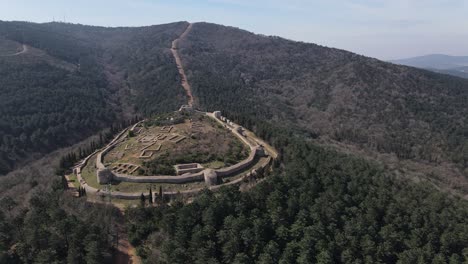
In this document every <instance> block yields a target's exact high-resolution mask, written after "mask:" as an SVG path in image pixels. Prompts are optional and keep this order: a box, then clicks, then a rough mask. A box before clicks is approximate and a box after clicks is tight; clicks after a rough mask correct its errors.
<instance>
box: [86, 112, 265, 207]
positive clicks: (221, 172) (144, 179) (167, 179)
mask: <svg viewBox="0 0 468 264" xmlns="http://www.w3.org/2000/svg"><path fill="white" fill-rule="evenodd" d="M207 115H208V116H210V117H211V118H214V119H215V120H216V121H217V122H219V123H221V124H222V125H224V123H223V122H222V121H221V120H219V119H218V118H216V117H215V116H214V115H212V114H211V113H207ZM140 122H141V121H140ZM140 122H139V123H140ZM139 123H137V124H135V125H133V126H132V127H131V128H126V129H124V130H123V131H122V132H120V133H119V134H118V135H117V136H116V137H115V138H114V139H113V140H112V141H111V142H110V143H109V144H108V145H107V146H106V147H105V148H104V149H102V150H97V151H95V152H93V153H92V154H90V155H89V156H87V157H86V158H85V159H83V161H82V162H81V163H80V164H79V165H78V166H77V169H78V170H77V178H78V180H79V182H80V184H81V186H82V187H83V188H85V189H86V192H87V193H90V194H97V195H106V196H107V195H110V196H111V197H113V198H119V199H129V200H133V199H139V198H140V197H141V192H138V193H126V192H119V191H111V192H109V191H105V190H102V189H97V188H94V187H92V186H89V185H88V184H87V183H86V181H85V180H84V179H83V178H82V176H81V170H82V169H83V168H84V167H85V166H86V164H87V163H88V161H89V159H90V158H91V157H93V156H94V155H96V168H97V169H105V168H106V167H105V165H104V164H103V157H104V155H105V154H106V153H107V152H109V151H110V150H111V149H112V148H114V147H115V146H116V145H117V144H118V142H119V140H122V139H123V138H122V135H124V133H126V132H127V131H128V130H129V129H130V130H134V129H135V128H136V127H137V125H138V124H139ZM238 128H239V126H238V125H236V124H233V125H231V126H230V128H229V129H230V130H231V131H232V132H233V133H234V135H236V137H238V138H239V139H240V140H241V141H242V142H243V143H244V144H246V145H247V146H249V148H250V154H249V156H248V157H247V158H246V159H245V160H243V161H241V162H239V163H237V164H235V165H232V166H230V167H226V168H222V169H217V170H213V171H214V172H215V173H216V175H217V176H219V177H221V178H224V177H228V176H231V175H233V174H237V173H239V172H240V171H242V170H245V169H246V168H248V167H249V166H251V165H252V163H253V162H254V161H255V158H256V156H257V152H258V151H259V148H260V146H259V144H258V143H257V141H256V140H254V141H253V143H252V142H250V141H249V140H247V139H246V138H245V137H244V136H243V135H241V134H240V133H239V132H238ZM272 160H273V158H272V157H271V156H269V157H268V158H267V159H266V161H265V162H262V164H260V166H259V167H257V168H256V169H253V170H251V171H248V172H246V173H245V175H243V176H242V177H239V178H238V179H235V180H233V181H230V182H228V183H224V184H220V185H213V186H210V187H204V188H197V189H192V190H185V191H177V192H170V191H168V192H163V195H164V196H166V197H173V196H178V195H184V196H191V195H195V194H197V193H199V192H200V191H202V190H204V189H206V188H207V189H209V190H212V191H216V190H218V189H220V188H221V187H223V186H228V185H235V184H239V183H241V182H242V181H244V180H245V179H246V178H249V177H251V176H252V175H254V174H256V172H257V171H258V169H262V170H263V169H265V168H267V167H268V166H269V165H271V162H272ZM204 172H205V170H203V171H201V172H198V173H189V174H185V175H180V176H132V175H127V174H118V173H112V177H113V179H114V180H117V181H122V182H135V183H172V184H183V183H190V182H197V181H204V180H205V177H204ZM144 195H145V196H146V197H148V194H144Z"/></svg>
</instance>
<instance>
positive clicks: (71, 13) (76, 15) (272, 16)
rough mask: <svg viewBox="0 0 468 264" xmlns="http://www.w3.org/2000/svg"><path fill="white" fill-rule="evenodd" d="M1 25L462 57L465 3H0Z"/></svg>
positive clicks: (467, 48)
mask: <svg viewBox="0 0 468 264" xmlns="http://www.w3.org/2000/svg"><path fill="white" fill-rule="evenodd" d="M0 6H2V8H1V9H0V20H7V21H9V20H21V21H31V22H49V21H53V20H55V21H65V22H70V23H80V24H89V25H99V26H143V25H154V24H163V23H169V22H175V21H185V20H186V21H190V22H199V21H206V22H212V23H217V24H223V25H228V26H235V27H239V28H242V29H246V30H249V31H253V32H255V33H260V34H265V35H277V36H281V37H284V38H288V39H292V40H297V41H305V42H311V43H317V44H320V45H324V46H329V47H335V48H340V49H345V50H349V51H353V52H356V53H359V54H363V55H366V56H370V57H376V58H379V59H384V60H388V59H398V58H406V57H414V56H420V55H426V54H435V53H437V54H447V55H468V32H466V28H468V18H467V16H466V14H468V4H467V3H465V1H463V0H424V1H423V0H392V1H387V0H340V1H339V0H312V1H307V0H288V1H280V0H271V1H266V0H259V1H249V0H199V1H194V0H180V1H177V3H176V2H175V1H163V0H153V1H151V0H114V1H110V0H102V1H90V0H83V1H79V2H78V1H69V0H67V1H59V0H44V1H32V0H17V1H14V2H13V1H6V0H0Z"/></svg>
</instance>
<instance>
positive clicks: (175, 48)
mask: <svg viewBox="0 0 468 264" xmlns="http://www.w3.org/2000/svg"><path fill="white" fill-rule="evenodd" d="M191 29H192V24H191V23H190V24H189V25H188V27H187V28H186V29H185V31H184V33H182V35H180V36H179V38H177V39H175V40H174V41H172V47H171V51H172V55H173V56H174V59H175V61H176V64H177V69H178V70H179V74H180V77H181V78H182V87H184V90H185V92H186V93H187V97H188V103H187V104H188V105H190V106H192V105H193V95H192V87H190V84H189V83H188V80H187V76H186V75H185V71H184V68H183V66H182V60H181V59H180V55H179V51H178V45H179V40H181V39H183V38H185V37H186V36H187V34H188V33H189V32H190V30H191Z"/></svg>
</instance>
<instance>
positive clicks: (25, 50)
mask: <svg viewBox="0 0 468 264" xmlns="http://www.w3.org/2000/svg"><path fill="white" fill-rule="evenodd" d="M26 52H28V46H26V45H24V44H23V50H22V51H18V52H16V53H13V54H7V55H2V56H1V57H11V56H17V55H20V54H23V53H26Z"/></svg>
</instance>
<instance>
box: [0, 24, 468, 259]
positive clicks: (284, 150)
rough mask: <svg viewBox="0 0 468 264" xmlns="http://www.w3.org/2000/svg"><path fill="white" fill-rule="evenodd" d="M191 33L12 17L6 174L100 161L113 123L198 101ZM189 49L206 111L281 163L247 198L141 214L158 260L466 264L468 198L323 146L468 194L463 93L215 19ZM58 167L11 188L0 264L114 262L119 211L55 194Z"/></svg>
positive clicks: (1, 167)
mask: <svg viewBox="0 0 468 264" xmlns="http://www.w3.org/2000/svg"><path fill="white" fill-rule="evenodd" d="M187 25H188V24H187V23H186V22H178V23H172V24H166V25H159V26H149V27H139V28H126V27H120V28H104V27H91V26H83V25H72V24H64V23H46V24H35V23H24V22H0V76H1V77H2V78H1V80H0V143H1V144H0V175H1V174H5V173H7V172H8V171H10V170H12V169H14V168H16V167H20V165H22V163H24V162H25V161H26V160H28V159H29V160H35V159H36V158H37V157H39V156H43V155H45V154H47V153H50V152H52V151H53V150H57V149H60V148H62V147H66V146H69V145H71V144H74V143H76V142H78V141H80V140H83V139H85V138H87V137H89V136H91V135H93V134H94V135H95V138H93V139H88V142H83V143H81V144H79V145H76V146H74V147H72V148H70V149H67V153H68V154H69V155H68V156H67V155H64V156H63V157H70V153H75V154H76V153H81V152H82V150H83V147H85V148H89V146H90V145H92V146H93V147H94V148H95V147H96V146H95V142H100V141H102V138H100V136H99V134H97V132H99V131H101V130H102V129H103V128H106V127H110V126H111V125H112V124H116V123H119V124H122V121H123V120H128V119H134V118H135V116H140V117H147V116H149V115H151V114H153V113H158V112H165V111H173V110H176V109H177V108H178V107H179V106H180V105H181V104H184V103H185V102H186V96H185V93H184V90H183V89H182V87H181V85H180V83H181V82H180V81H181V80H180V76H179V74H178V71H177V67H176V65H175V63H174V60H173V57H172V55H171V53H170V49H169V48H170V47H171V42H172V41H173V40H174V39H176V38H178V37H179V36H180V34H181V33H182V32H184V30H185V29H186V28H187ZM180 53H181V58H182V62H183V64H184V68H185V72H186V73H187V75H188V79H189V82H190V84H191V86H192V88H193V94H194V99H195V106H196V107H197V108H199V109H201V110H209V111H213V110H221V111H223V113H224V114H225V115H226V116H227V117H228V118H230V119H232V120H235V121H237V122H238V123H240V124H242V125H243V126H245V127H247V128H249V129H251V130H253V131H254V132H255V133H256V135H258V136H259V137H260V138H262V139H264V140H266V141H268V142H269V143H270V144H272V145H274V146H275V147H276V148H277V149H278V150H279V152H280V159H279V160H278V162H277V164H276V165H277V166H276V167H275V170H274V172H273V175H270V176H269V178H267V179H265V181H263V182H262V183H260V184H259V185H258V186H256V187H254V188H253V189H251V190H250V191H247V192H243V193H241V192H239V191H238V190H235V189H234V188H228V189H224V190H222V191H221V192H220V193H217V194H213V193H210V192H208V191H207V192H205V193H203V194H202V195H201V196H200V197H198V198H195V199H194V200H193V202H192V203H190V204H182V203H180V202H179V201H173V202H172V203H171V205H170V206H161V207H157V208H153V207H152V208H132V209H128V210H127V212H126V217H127V219H126V220H127V226H128V231H129V234H130V239H131V242H132V243H133V244H134V245H135V246H137V250H138V253H139V254H140V255H141V256H142V257H143V258H144V260H147V261H148V262H149V263H154V262H157V263H159V262H162V263H350V262H352V263H463V262H466V261H468V236H467V235H468V229H467V228H468V223H467V219H468V205H467V203H466V201H465V200H462V199H460V198H458V197H457V196H451V195H449V194H447V193H444V192H439V191H438V189H436V188H435V187H434V186H432V185H431V184H429V183H426V182H419V183H416V182H412V181H409V180H408V179H407V177H401V176H407V175H405V173H406V172H405V170H403V169H402V168H398V169H397V170H391V169H389V167H388V166H386V164H385V163H384V164H383V165H382V164H381V163H377V162H376V163H374V162H371V161H369V160H367V159H364V158H361V157H359V155H360V153H361V152H358V151H355V152H353V151H350V153H351V154H349V155H345V154H343V153H339V152H338V151H335V150H331V149H330V148H328V147H324V145H326V144H335V143H340V144H343V145H345V146H346V147H348V146H353V147H354V148H355V149H357V150H363V151H371V152H377V153H387V154H388V155H394V156H395V157H396V158H397V159H400V160H411V161H415V162H419V163H421V164H430V165H431V166H435V167H440V168H441V171H443V172H445V171H446V170H445V168H446V167H444V166H446V165H447V164H449V165H451V164H452V163H453V164H455V165H456V166H457V169H458V170H459V172H460V173H461V175H463V174H462V173H463V172H464V173H465V176H462V179H464V180H465V182H467V180H466V173H468V172H467V169H466V168H467V166H468V122H467V118H468V109H467V108H468V104H467V103H466V102H468V81H467V80H463V79H459V78H453V77H449V76H445V75H440V74H436V73H431V72H427V71H423V70H417V69H414V68H408V67H403V66H396V65H392V64H388V63H384V62H381V61H377V60H374V59H370V58H365V57H362V56H358V55H355V54H352V53H349V52H346V51H341V50H336V49H329V48H325V47H321V46H317V45H314V44H307V43H299V42H293V41H289V40H285V39H281V38H277V37H266V36H260V35H255V34H252V33H249V32H246V31H242V30H239V29H235V28H230V27H223V26H219V25H213V24H206V23H196V24H194V25H193V27H192V30H191V31H190V32H189V34H188V35H187V38H186V39H182V40H181V42H180ZM124 123H125V122H124ZM126 124H128V123H126ZM113 127H114V130H115V128H116V127H117V126H113ZM119 128H121V127H119ZM111 131H113V130H111ZM114 132H115V131H114ZM109 133H110V132H107V135H108V134H109ZM101 135H102V134H101ZM108 136H109V137H110V135H108ZM101 143H102V142H101ZM317 143H318V144H317ZM91 149H93V148H91ZM357 153H358V154H357ZM365 153H367V152H365ZM59 155H61V154H60V151H57V152H56V153H55V154H54V155H51V156H50V157H49V156H47V158H44V159H41V160H39V161H38V162H37V163H35V164H34V165H31V166H27V167H25V169H22V170H16V171H15V172H14V173H10V174H8V175H7V176H4V177H2V178H0V183H1V184H0V186H1V188H0V189H1V193H0V199H1V200H0V206H1V211H0V263H3V262H5V263H65V262H68V263H106V262H111V261H112V259H111V258H110V256H111V254H112V253H115V252H113V247H115V245H116V239H117V234H118V233H117V231H116V230H115V227H116V225H115V223H116V222H114V221H116V219H115V216H116V212H115V211H113V210H111V209H109V208H108V207H102V206H100V205H96V204H90V203H86V202H85V201H84V200H83V199H74V200H71V198H70V197H68V196H65V195H64V194H63V192H62V190H61V186H62V184H61V182H57V181H54V179H55V178H56V176H55V175H54V173H53V166H55V165H57V164H58V162H57V161H58V160H60V159H59V158H57V157H58V156H59ZM72 156H73V155H72ZM363 157H366V158H367V156H365V155H364V154H363ZM61 160H62V161H64V162H63V163H66V164H67V165H71V163H72V162H71V160H75V159H71V158H70V159H61ZM62 165H63V164H62ZM41 168H47V170H43V171H42V170H41ZM62 169H63V168H62ZM422 173H426V172H422ZM39 177H40V180H39V179H38V178H39ZM441 177H446V175H445V174H443V175H441ZM447 177H448V176H447ZM463 177H464V178H463ZM466 186H467V185H463V182H462V184H459V185H457V186H456V187H458V188H459V190H461V191H462V192H463V193H467V192H468V188H467V187H466ZM450 187H453V186H450ZM453 188H455V187H453Z"/></svg>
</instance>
